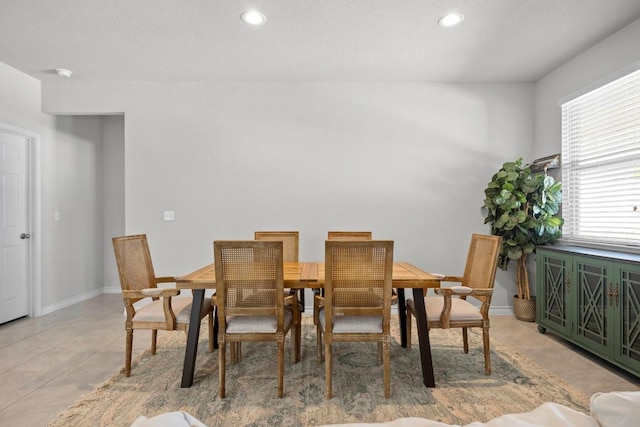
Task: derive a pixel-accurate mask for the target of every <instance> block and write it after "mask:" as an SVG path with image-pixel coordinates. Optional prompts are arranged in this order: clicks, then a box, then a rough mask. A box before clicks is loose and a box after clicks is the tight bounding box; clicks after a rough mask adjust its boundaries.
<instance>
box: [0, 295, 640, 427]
mask: <svg viewBox="0 0 640 427" xmlns="http://www.w3.org/2000/svg"><path fill="white" fill-rule="evenodd" d="M491 326H492V328H491V334H492V337H493V338H495V339H496V340H499V341H500V342H501V343H503V344H506V345H508V346H510V347H512V348H514V349H516V350H517V351H519V352H520V353H522V354H525V355H527V356H528V357H529V358H531V359H532V360H533V361H534V362H536V363H537V364H539V365H542V366H544V367H545V368H547V369H548V370H550V371H552V372H553V373H555V374H556V375H557V376H559V377H561V378H563V379H564V380H566V381H567V382H569V383H571V384H573V385H574V386H575V387H577V388H578V389H580V390H582V391H583V392H584V393H585V394H587V395H590V394H592V393H594V392H597V391H613V390H640V379H638V378H636V377H634V376H632V375H629V374H627V373H625V372H624V371H622V370H620V369H617V368H615V367H613V366H612V365H610V364H607V363H605V362H602V361H601V360H600V359H598V358H595V357H593V356H591V355H590V354H588V353H586V352H584V351H582V350H580V349H578V348H576V347H574V346H572V345H571V344H568V343H566V342H564V341H562V340H561V339H558V338H556V337H554V336H553V335H552V334H545V335H542V334H540V333H539V332H538V330H537V325H536V324H535V323H527V322H521V321H519V320H516V319H515V318H513V317H512V316H493V317H492V325H491ZM160 334H162V332H160ZM124 339H125V333H124V317H123V306H122V299H121V297H120V295H114V294H105V295H100V296H98V297H95V298H92V299H90V300H88V301H84V302H82V303H79V304H76V305H73V306H71V307H68V308H66V309H63V310H59V311H57V312H55V313H51V314H49V315H46V316H42V317H38V318H23V319H19V320H16V321H13V322H9V323H7V324H4V325H0V426H5V425H6V426H12V427H21V426H29V427H35V426H46V425H47V423H48V422H49V421H51V420H53V419H55V417H56V416H57V414H58V413H60V412H61V411H62V410H64V409H65V408H67V407H68V406H70V405H71V404H73V403H74V402H75V401H76V400H78V399H79V398H80V397H81V396H82V395H83V394H86V393H89V392H91V390H92V389H93V387H94V386H96V385H98V384H100V383H101V382H102V381H104V380H106V379H107V378H108V377H110V376H111V375H113V374H114V373H116V372H117V371H118V370H119V369H120V368H121V367H122V366H123V359H124ZM149 343H150V335H149V333H148V332H146V331H137V332H136V336H135V339H134V355H135V354H138V353H140V352H141V351H143V350H144V349H146V348H147V347H148V346H149Z"/></svg>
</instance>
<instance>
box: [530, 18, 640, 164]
mask: <svg viewBox="0 0 640 427" xmlns="http://www.w3.org/2000/svg"><path fill="white" fill-rule="evenodd" d="M639 62H640V20H637V21H635V22H632V23H631V24H629V25H628V26H626V27H625V28H623V29H622V30H620V31H618V32H617V33H615V34H613V35H612V36H610V37H608V38H607V39H605V40H603V41H602V42H600V43H598V44H596V45H595V46H593V47H592V48H590V49H588V50H586V51H584V52H583V53H582V54H580V55H578V56H576V57H575V58H574V59H572V60H571V61H569V62H567V63H565V64H564V65H562V66H561V67H559V68H558V69H556V70H554V71H553V72H551V73H549V74H548V75H547V76H545V77H544V78H543V79H541V80H540V81H538V82H537V83H536V87H535V149H534V151H535V155H536V157H542V156H546V155H550V154H555V153H559V152H560V151H561V150H562V128H561V115H560V106H559V104H558V100H559V99H562V98H564V97H567V96H569V95H571V94H573V93H575V92H576V91H580V90H581V89H583V88H585V87H588V86H590V85H592V84H593V83H594V82H598V81H600V80H601V79H605V78H607V77H608V76H610V75H612V74H615V73H617V72H619V71H620V70H623V69H625V68H627V67H629V66H631V65H632V64H637V63H639Z"/></svg>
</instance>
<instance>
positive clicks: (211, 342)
mask: <svg viewBox="0 0 640 427" xmlns="http://www.w3.org/2000/svg"><path fill="white" fill-rule="evenodd" d="M213 316H214V313H213V311H212V312H211V313H209V315H208V316H207V317H208V319H207V325H209V353H213V350H214V348H215V346H214V343H213V340H214V333H213Z"/></svg>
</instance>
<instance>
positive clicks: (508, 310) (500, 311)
mask: <svg viewBox="0 0 640 427" xmlns="http://www.w3.org/2000/svg"><path fill="white" fill-rule="evenodd" d="M304 312H305V313H310V314H313V306H311V307H310V306H307V305H305V307H304ZM391 313H393V314H397V313H398V307H397V306H392V307H391ZM489 315H490V316H491V315H493V316H513V308H512V307H509V306H502V307H491V308H489Z"/></svg>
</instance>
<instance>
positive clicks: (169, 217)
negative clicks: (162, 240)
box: [164, 211, 174, 221]
mask: <svg viewBox="0 0 640 427" xmlns="http://www.w3.org/2000/svg"><path fill="white" fill-rule="evenodd" d="M164 220H165V221H173V220H174V217H173V211H164Z"/></svg>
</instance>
